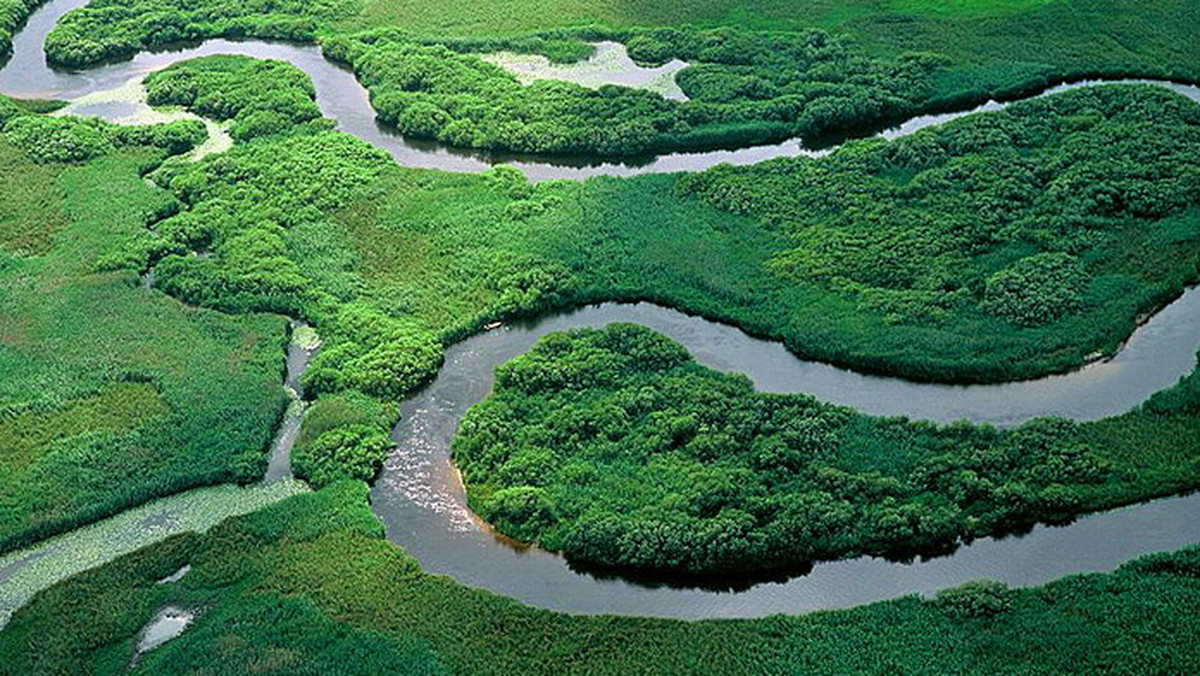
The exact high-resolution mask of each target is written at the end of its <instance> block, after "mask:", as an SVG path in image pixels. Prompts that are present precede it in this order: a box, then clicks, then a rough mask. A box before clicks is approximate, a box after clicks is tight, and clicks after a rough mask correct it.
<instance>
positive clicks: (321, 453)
mask: <svg viewBox="0 0 1200 676" xmlns="http://www.w3.org/2000/svg"><path fill="white" fill-rule="evenodd" d="M392 449H393V445H392V442H391V440H389V439H388V436H387V435H386V434H384V433H383V432H380V431H379V430H378V429H376V428H374V427H371V426H368V425H346V426H344V427H339V428H337V429H335V430H330V431H328V432H325V433H323V434H321V435H320V436H318V437H317V438H315V439H313V440H312V441H311V442H310V443H308V444H305V445H304V446H302V447H300V448H297V449H296V451H295V454H294V462H295V468H296V476H298V477H300V478H302V479H305V480H307V481H309V482H310V483H312V484H313V485H314V486H317V487H320V486H325V485H328V484H330V483H333V482H334V481H337V480H338V479H360V480H363V481H367V480H370V479H371V478H372V477H374V476H375V473H376V472H378V471H379V467H380V466H381V465H382V464H383V461H384V460H386V459H387V456H388V454H389V453H391V451H392Z"/></svg>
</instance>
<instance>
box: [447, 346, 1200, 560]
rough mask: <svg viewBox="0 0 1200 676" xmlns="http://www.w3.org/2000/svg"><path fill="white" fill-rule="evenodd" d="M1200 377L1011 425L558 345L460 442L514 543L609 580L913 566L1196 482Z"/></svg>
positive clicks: (675, 352)
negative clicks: (1122, 405) (880, 561)
mask: <svg viewBox="0 0 1200 676" xmlns="http://www.w3.org/2000/svg"><path fill="white" fill-rule="evenodd" d="M1198 439H1200V372H1196V373H1193V374H1192V375H1191V376H1189V377H1188V378H1187V379H1185V380H1184V381H1182V382H1181V383H1180V384H1179V385H1177V386H1176V387H1175V388H1173V389H1170V390H1167V391H1164V392H1162V393H1159V394H1158V395H1156V396H1154V397H1152V398H1151V399H1150V400H1149V401H1147V402H1146V404H1145V405H1143V406H1142V407H1140V408H1138V409H1137V410H1135V411H1133V412H1131V413H1128V414H1125V415H1122V416H1118V417H1115V418H1108V419H1105V420H1101V421H1099V422H1095V423H1085V424H1075V423H1071V422H1068V421H1064V420H1054V419H1045V420H1036V421H1033V422H1029V423H1026V424H1025V425H1022V426H1021V427H1019V428H1017V429H1014V430H1010V431H999V430H996V429H994V428H992V427H986V426H983V427H981V426H975V425H969V424H954V425H943V426H939V425H934V424H932V423H921V422H909V421H907V420H905V419H901V418H873V417H869V416H866V415H862V414H860V413H857V412H855V411H854V410H853V409H850V408H845V407H840V406H834V405H830V404H825V403H821V402H819V401H818V400H816V399H814V398H813V397H810V396H807V395H774V394H762V393H758V392H755V391H754V388H753V386H752V385H751V383H750V381H749V380H748V379H747V378H745V377H744V376H739V375H726V374H722V373H719V372H717V371H713V370H711V369H708V368H705V367H702V366H699V365H698V364H696V363H695V362H694V361H692V359H691V357H690V356H689V355H688V354H687V352H686V351H685V350H684V349H683V348H682V347H681V346H680V345H678V344H677V343H674V342H672V341H670V340H669V339H667V338H666V337H664V336H662V335H660V334H657V333H655V332H653V331H651V330H650V329H646V328H643V327H640V326H635V325H631V324H614V325H611V326H609V327H608V328H606V329H603V330H595V329H580V330H575V331H571V332H567V333H555V334H551V335H549V336H547V337H545V338H543V339H542V340H541V341H539V342H538V344H537V345H536V346H534V348H533V349H532V350H531V351H530V352H528V353H526V354H525V355H523V356H521V357H518V358H516V359H514V360H512V361H510V362H508V363H507V364H505V365H503V366H501V367H500V368H499V369H497V371H496V385H495V390H494V393H493V394H492V395H491V396H490V397H489V398H488V399H486V400H485V401H484V402H483V403H480V404H477V405H475V406H474V407H472V408H471V410H470V411H469V412H468V413H467V415H466V417H464V418H463V421H462V423H461V425H460V427H459V433H458V436H457V437H456V439H455V441H454V458H455V461H456V463H457V464H458V466H459V468H461V469H462V474H463V480H464V482H465V483H466V485H467V497H468V499H469V502H470V504H471V506H472V508H473V509H474V510H475V511H477V512H478V513H479V514H480V515H481V516H482V517H483V518H484V519H485V520H487V521H488V522H490V523H492V524H493V525H494V526H496V528H497V529H498V530H499V531H500V532H501V533H503V534H505V535H509V536H512V537H514V538H517V539H520V540H526V541H534V542H537V543H539V544H541V545H542V546H545V547H547V548H549V549H553V550H556V551H562V552H563V553H564V554H566V556H567V557H568V558H570V559H573V560H576V561H579V562H582V563H588V564H592V565H601V566H608V567H622V568H633V569H641V570H654V571H658V572H686V573H693V574H713V573H725V572H733V571H736V572H743V571H753V570H763V569H773V568H774V569H783V568H789V567H796V568H799V567H801V566H803V565H804V564H807V563H809V562H812V561H815V560H824V559H833V558H842V557H849V556H857V555H861V554H872V555H913V554H919V553H924V552H930V551H942V550H946V549H949V548H952V547H953V546H955V545H956V544H957V543H958V542H959V541H961V540H964V539H971V538H975V537H982V536H985V535H995V534H998V533H1004V532H1007V531H1009V530H1012V529H1019V528H1020V527H1022V526H1026V525H1028V524H1032V523H1035V522H1039V521H1058V520H1062V519H1064V518H1069V517H1072V516H1075V515H1078V514H1081V513H1084V512H1089V511H1094V510H1099V509H1105V508H1110V507H1114V506H1117V505H1121V504H1127V503H1132V502H1138V501H1141V500H1146V499H1150V498H1153V497H1158V496H1161V495H1164V494H1167V493H1171V492H1175V491H1181V490H1187V489H1192V488H1196V487H1198V486H1200V441H1198Z"/></svg>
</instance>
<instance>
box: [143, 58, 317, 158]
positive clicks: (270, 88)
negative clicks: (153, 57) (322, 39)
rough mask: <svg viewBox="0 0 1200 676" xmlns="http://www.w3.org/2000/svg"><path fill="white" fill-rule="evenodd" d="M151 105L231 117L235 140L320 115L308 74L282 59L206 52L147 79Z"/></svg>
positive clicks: (281, 130)
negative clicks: (205, 54) (173, 106)
mask: <svg viewBox="0 0 1200 676" xmlns="http://www.w3.org/2000/svg"><path fill="white" fill-rule="evenodd" d="M146 92H147V101H148V102H149V103H150V104H151V105H178V106H184V107H186V108H187V109H188V110H190V111H191V112H193V113H196V114H197V115H201V116H203V117H208V118H212V119H215V120H233V126H232V127H230V130H229V133H230V135H231V136H233V138H235V139H237V140H239V141H248V140H250V139H252V138H255V137H257V136H266V135H270V134H280V133H285V132H292V131H294V129H293V127H294V126H295V125H297V124H301V123H304V122H312V121H314V120H318V119H320V117H321V110H320V109H319V108H318V107H317V104H316V102H315V101H314V100H313V99H314V98H315V97H316V91H315V90H314V89H313V86H312V82H311V81H310V80H309V79H308V76H307V75H305V74H304V71H301V70H300V69H299V68H296V67H295V66H293V65H291V64H288V63H284V62H282V61H266V60H261V59H252V58H249V57H244V56H223V55H221V56H209V57H205V58H201V59H193V60H191V61H181V62H179V63H176V64H174V65H172V66H171V67H169V68H167V69H165V70H161V71H158V72H156V73H152V74H151V75H149V76H147V77H146Z"/></svg>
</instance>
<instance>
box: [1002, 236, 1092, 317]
mask: <svg viewBox="0 0 1200 676" xmlns="http://www.w3.org/2000/svg"><path fill="white" fill-rule="evenodd" d="M1086 291H1087V275H1086V273H1085V272H1084V271H1083V269H1082V268H1081V266H1080V265H1079V261H1078V260H1077V259H1076V258H1075V257H1074V256H1071V255H1070V254H1065V253H1062V252H1053V253H1041V254H1035V255H1033V256H1029V257H1026V258H1022V259H1020V260H1018V261H1017V262H1016V263H1013V264H1012V265H1010V266H1009V267H1007V268H1004V269H1003V270H1000V271H998V272H996V273H995V274H994V275H992V276H991V277H988V280H987V286H986V287H985V288H984V291H983V303H982V307H983V309H984V310H986V311H988V312H991V313H993V314H995V315H997V316H999V317H1003V318H1004V319H1007V320H1008V321H1010V322H1012V323H1014V324H1020V325H1021V326H1041V325H1044V324H1053V323H1054V322H1056V321H1058V320H1060V319H1063V318H1064V317H1066V316H1067V315H1070V314H1072V313H1073V312H1076V311H1078V310H1079V309H1080V308H1081V307H1082V305H1083V298H1084V294H1085V293H1086Z"/></svg>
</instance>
